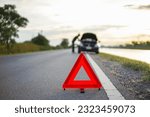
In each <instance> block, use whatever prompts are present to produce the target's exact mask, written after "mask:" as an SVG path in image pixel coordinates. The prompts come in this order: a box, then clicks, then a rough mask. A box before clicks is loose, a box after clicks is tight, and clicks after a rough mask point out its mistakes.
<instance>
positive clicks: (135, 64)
mask: <svg viewBox="0 0 150 117" xmlns="http://www.w3.org/2000/svg"><path fill="white" fill-rule="evenodd" d="M100 56H101V57H102V58H104V59H107V60H110V61H116V62H119V63H121V64H122V65H123V66H125V67H128V68H131V69H133V70H135V71H139V72H142V79H143V80H145V81H150V64H147V63H145V62H141V61H137V60H132V59H128V58H124V57H119V56H115V55H110V54H106V53H100Z"/></svg>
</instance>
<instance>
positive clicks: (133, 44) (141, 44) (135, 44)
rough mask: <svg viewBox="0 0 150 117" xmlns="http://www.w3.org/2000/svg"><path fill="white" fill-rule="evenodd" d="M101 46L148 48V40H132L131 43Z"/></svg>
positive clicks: (149, 45) (149, 46)
mask: <svg viewBox="0 0 150 117" xmlns="http://www.w3.org/2000/svg"><path fill="white" fill-rule="evenodd" d="M102 47H108V48H125V49H144V50H150V41H132V42H131V43H126V44H125V45H119V46H102Z"/></svg>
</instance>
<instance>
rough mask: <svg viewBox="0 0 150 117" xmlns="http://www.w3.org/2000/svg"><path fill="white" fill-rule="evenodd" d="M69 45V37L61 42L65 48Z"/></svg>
mask: <svg viewBox="0 0 150 117" xmlns="http://www.w3.org/2000/svg"><path fill="white" fill-rule="evenodd" d="M68 45H69V41H68V39H63V40H62V42H61V43H60V46H62V47H63V48H68Z"/></svg>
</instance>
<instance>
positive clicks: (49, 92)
mask: <svg viewBox="0 0 150 117" xmlns="http://www.w3.org/2000/svg"><path fill="white" fill-rule="evenodd" d="M77 57H78V54H72V53H71V51H70V50H57V51H46V52H36V53H29V54H20V55H12V56H1V57H0V99H1V100H2V99H6V100H32V99H34V100H68V99H70V100H72V99H73V100H101V99H103V100H105V99H108V97H107V95H106V92H105V91H104V89H103V88H102V89H101V90H100V91H98V90H97V89H86V90H85V93H80V90H79V89H67V90H66V91H64V90H63V89H62V84H63V82H64V81H65V79H66V77H67V75H68V73H69V72H70V70H71V68H72V67H73V65H74V63H75V61H76V59H77ZM81 77H82V78H83V77H84V78H87V76H86V74H85V73H84V70H81V71H80V72H79V74H78V75H77V78H76V79H80V78H81Z"/></svg>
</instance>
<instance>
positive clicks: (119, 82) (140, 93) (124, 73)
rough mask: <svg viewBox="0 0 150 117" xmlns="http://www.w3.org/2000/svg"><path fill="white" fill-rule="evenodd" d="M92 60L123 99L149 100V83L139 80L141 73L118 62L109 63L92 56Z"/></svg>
mask: <svg viewBox="0 0 150 117" xmlns="http://www.w3.org/2000/svg"><path fill="white" fill-rule="evenodd" d="M92 58H93V59H94V60H95V61H96V62H97V64H98V65H99V66H100V68H101V69H102V70H103V71H104V72H105V74H106V75H107V76H108V77H109V78H110V80H111V82H112V83H113V84H114V85H115V87H116V88H117V89H118V90H119V91H120V92H121V93H122V95H123V96H124V97H125V99H129V100H130V99H132V100H134V99H135V100H137V99H141V100H147V99H149V100H150V82H147V81H143V80H142V79H141V76H142V73H141V72H138V71H134V70H132V69H130V68H127V67H124V66H123V65H121V64H120V63H118V62H114V61H109V60H106V59H104V58H102V57H100V56H97V55H92Z"/></svg>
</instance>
